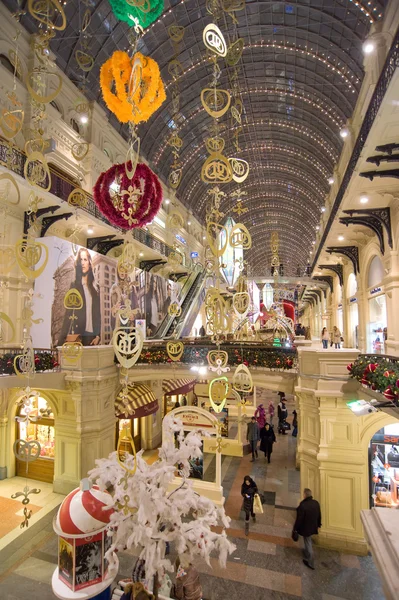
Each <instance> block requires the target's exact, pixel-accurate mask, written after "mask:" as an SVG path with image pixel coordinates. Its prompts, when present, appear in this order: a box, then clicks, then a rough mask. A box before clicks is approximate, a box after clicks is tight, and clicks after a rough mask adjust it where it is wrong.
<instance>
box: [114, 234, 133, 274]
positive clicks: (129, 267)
mask: <svg viewBox="0 0 399 600" xmlns="http://www.w3.org/2000/svg"><path fill="white" fill-rule="evenodd" d="M135 265H136V247H135V245H134V244H133V243H132V242H126V243H125V244H124V245H123V249H122V254H121V255H120V257H119V258H118V263H117V270H118V275H119V277H122V278H123V277H126V276H128V275H130V273H132V271H133V270H134V267H135Z"/></svg>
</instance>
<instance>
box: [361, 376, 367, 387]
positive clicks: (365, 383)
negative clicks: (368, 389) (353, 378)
mask: <svg viewBox="0 0 399 600" xmlns="http://www.w3.org/2000/svg"><path fill="white" fill-rule="evenodd" d="M360 383H362V384H363V385H367V386H368V384H369V382H368V380H367V377H362V380H361V382H360Z"/></svg>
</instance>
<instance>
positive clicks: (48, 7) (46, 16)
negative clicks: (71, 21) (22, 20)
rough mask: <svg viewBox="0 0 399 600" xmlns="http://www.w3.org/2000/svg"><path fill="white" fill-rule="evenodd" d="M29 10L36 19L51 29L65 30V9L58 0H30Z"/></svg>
mask: <svg viewBox="0 0 399 600" xmlns="http://www.w3.org/2000/svg"><path fill="white" fill-rule="evenodd" d="M28 11H29V12H30V14H31V15H32V17H33V18H34V19H36V20H37V21H39V22H40V23H43V24H44V25H46V26H47V27H49V28H51V29H55V30H56V31H63V30H64V29H65V27H66V23H67V21H66V16H65V13H64V9H63V8H62V6H61V4H60V3H59V2H58V0H46V1H45V2H43V0H28ZM60 17H61V22H60Z"/></svg>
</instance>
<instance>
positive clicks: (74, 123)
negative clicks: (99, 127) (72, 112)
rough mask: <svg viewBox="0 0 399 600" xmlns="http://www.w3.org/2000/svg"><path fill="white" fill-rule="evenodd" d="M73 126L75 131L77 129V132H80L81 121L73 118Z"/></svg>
mask: <svg viewBox="0 0 399 600" xmlns="http://www.w3.org/2000/svg"><path fill="white" fill-rule="evenodd" d="M71 127H72V129H73V130H74V131H76V133H79V134H80V127H79V123H78V122H77V121H75V119H71Z"/></svg>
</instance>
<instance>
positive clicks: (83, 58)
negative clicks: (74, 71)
mask: <svg viewBox="0 0 399 600" xmlns="http://www.w3.org/2000/svg"><path fill="white" fill-rule="evenodd" d="M75 60H76V62H77V63H78V65H79V67H80V68H81V69H82V71H84V72H85V73H89V72H90V71H91V70H92V68H93V67H94V58H93V57H92V55H91V54H88V53H87V52H84V51H83V50H76V52H75Z"/></svg>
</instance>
